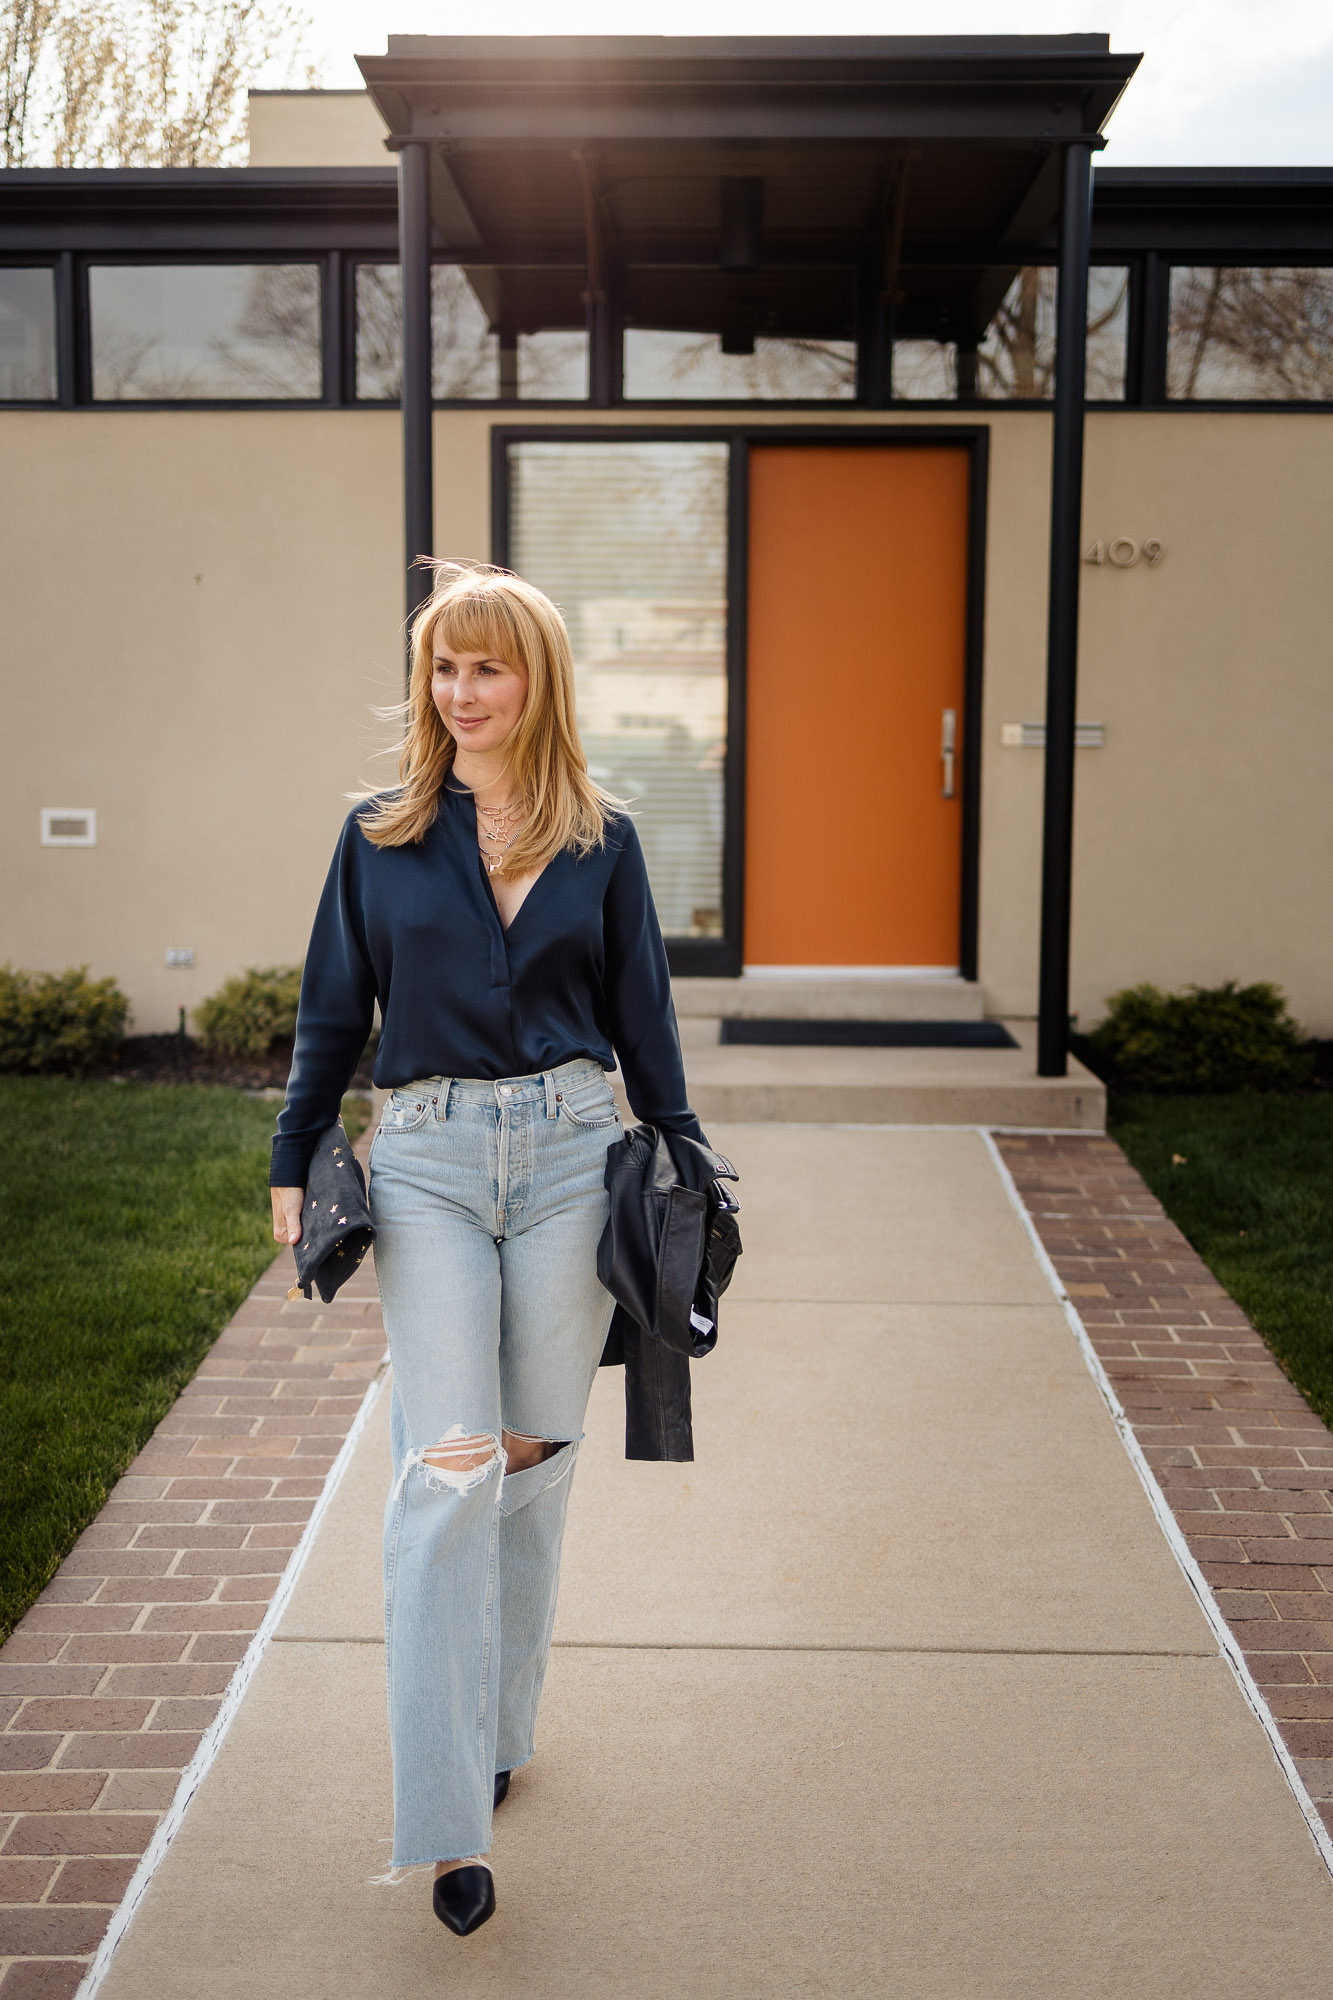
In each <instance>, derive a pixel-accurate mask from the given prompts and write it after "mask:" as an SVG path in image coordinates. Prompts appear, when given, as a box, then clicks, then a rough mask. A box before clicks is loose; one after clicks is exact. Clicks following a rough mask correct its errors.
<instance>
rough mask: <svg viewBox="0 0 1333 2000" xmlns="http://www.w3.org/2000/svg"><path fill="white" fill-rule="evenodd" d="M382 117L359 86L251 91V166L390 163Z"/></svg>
mask: <svg viewBox="0 0 1333 2000" xmlns="http://www.w3.org/2000/svg"><path fill="white" fill-rule="evenodd" d="M385 130H386V127H385V124H384V120H383V119H382V118H381V117H380V114H379V112H378V111H377V110H376V109H375V106H374V105H373V104H372V103H371V100H370V97H369V95H368V94H367V93H366V92H365V91H364V90H252V91H251V92H250V155H249V164H250V165H251V166H252V167H389V166H392V165H393V154H392V153H386V152H385V150H384V134H385Z"/></svg>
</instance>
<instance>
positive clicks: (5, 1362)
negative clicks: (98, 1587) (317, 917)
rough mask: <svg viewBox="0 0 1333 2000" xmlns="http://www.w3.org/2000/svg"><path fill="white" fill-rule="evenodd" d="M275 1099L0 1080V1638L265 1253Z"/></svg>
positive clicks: (185, 1376)
mask: <svg viewBox="0 0 1333 2000" xmlns="http://www.w3.org/2000/svg"><path fill="white" fill-rule="evenodd" d="M356 1102H357V1104H358V1106H359V1104H360V1100H357V1101H356ZM351 1109H352V1104H351V1102H350V1101H349V1103H348V1104H347V1105H346V1106H345V1107H344V1110H345V1114H346V1113H347V1112H349V1111H350V1110H351ZM275 1111H276V1106H275V1105H273V1104H272V1103H264V1102H262V1101H260V1100H257V1099H255V1098H251V1097H247V1096H245V1095H244V1094H243V1093H242V1092H240V1091H237V1090H228V1089H223V1088H213V1087H210V1086H203V1085H168V1084H135V1083H111V1082H106V1083H103V1082H97V1083H80V1082H74V1081H69V1080H67V1079H64V1078H58V1077H23V1078H13V1077H11V1078H0V1132H3V1144H0V1200H2V1201H3V1211H2V1212H3V1217H4V1225H3V1248H2V1249H0V1638H2V1637H3V1636H4V1635H5V1634H6V1633H7V1632H8V1631H9V1630H10V1629H11V1628H12V1626H13V1624H14V1622H15V1621H16V1620H17V1619H18V1618H19V1617H20V1616H21V1615H22V1613H23V1611H24V1610H25V1609H26V1608H27V1606H28V1605H29V1604H30V1603H31V1602H32V1600H33V1598H34V1597H35V1596H36V1595H37V1593H38V1591H39V1590H41V1588H42V1587H43V1585H44V1584H45V1583H46V1582H47V1581H48V1579H49V1578H50V1577H51V1575H52V1573H53V1572H54V1570H55V1568H56V1566H57V1564H58V1563H59V1562H60V1560H61V1558H62V1557H63V1556H64V1555H65V1554H66V1553H67V1551H68V1550H69V1547H70V1545H71V1543H72V1542H73V1541H74V1540H75V1538H76V1536H77V1535H78V1534H79V1533H80V1531H81V1530H82V1529H83V1528H84V1527H85V1526H86V1524H87V1522H88V1521H89V1520H90V1519H91V1517H92V1516H93V1515H94V1514H95V1513H96V1512H97V1510H98V1508H99V1507H100V1506H101V1504H102V1502H103V1501H104V1500H105V1498H106V1496H107V1493H108V1491H109V1489H110V1487H111V1486H112V1484H113V1483H114V1481H115V1480H116V1479H117V1477H118V1476H119V1475H120V1473H122V1472H123V1471H124V1469H125V1467H126V1466H127V1465H128V1464H129V1462H130V1460H131V1459H132V1458H133V1457H134V1455H135V1453H136V1452H137V1451H138V1450H139V1448H140V1446H141V1445H142V1444H143V1443H144V1440H145V1439H146V1438H147V1437H148V1435H149V1433H150V1431H151V1430H152V1429H153V1426H154V1425H155V1424H156V1423H157V1422H158V1420H159V1419H160V1418H161V1417H162V1416H163V1415H164V1414H165V1413H166V1411H167V1410H168V1409H169V1408H170V1406H171V1403H172V1401H173V1400H174V1398H175V1397H176V1396H177V1395H178V1394H179V1392H180V1390H181V1389H182V1388H183V1387H184V1385H185V1384H186V1382H188V1381H189V1379H190V1377H191V1375H193V1373H194V1371H195V1369H196V1368H197V1367H198V1366H199V1363H200V1361H201V1359H202V1358H203V1356H204V1354H205V1353H206V1352H207V1350H208V1348H209V1346H210V1344H211V1343H212V1341H213V1340H214V1339H215V1338H216V1336H217V1335H218V1333H219V1332H220V1331H221V1329H222V1327H223V1326H224V1325H225V1324H226V1322H227V1320H228V1319H229V1318H230V1316H231V1314H232V1313H233V1312H234V1311H235V1309H236V1307H237V1306H238V1305H239V1304H240V1303H241V1301H242V1299H243V1298H244V1297H245V1295H246V1293H247V1292H248V1291H249V1289H250V1287H251V1285H253V1283H254V1281H255V1279H256V1278H257V1277H258V1276H259V1275H260V1273H261V1272H262V1271H263V1270H264V1269H265V1267H266V1266H267V1265H268V1264H269V1263H270V1262H271V1260H272V1258H273V1256H274V1254H275V1246H274V1243H273V1234H272V1224H271V1221H270V1214H269V1204H268V1195H267V1189H266V1186H265V1183H266V1181H267V1178H268V1142H269V1137H270V1135H271V1133H272V1131H273V1121H274V1116H275ZM349 1129H351V1121H350V1119H349Z"/></svg>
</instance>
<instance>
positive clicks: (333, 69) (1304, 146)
mask: <svg viewBox="0 0 1333 2000" xmlns="http://www.w3.org/2000/svg"><path fill="white" fill-rule="evenodd" d="M304 4H305V7H306V10H307V12H308V13H309V14H310V15H311V16H312V18H313V22H314V27H313V32H312V35H311V38H310V48H311V54H312V56H313V58H314V59H315V60H316V62H317V63H318V65H319V68H320V73H321V81H322V82H323V83H324V84H325V85H326V86H330V87H333V86H343V87H346V86H355V85H358V84H359V83H360V81H361V79H360V76H359V74H358V71H357V68H356V64H355V61H354V60H353V58H354V57H355V56H357V55H365V54H370V55H382V54H383V53H384V48H385V42H386V39H387V37H388V36H389V35H390V34H395V35H410V34H434V35H450V34H474V35H475V34H506V35H508V34H513V35H536V34H548V35H549V34H603V35H605V34H640V35H659V34H676V35H691V34H694V35H709V34H712V35H719V34H721V35H760V34H764V35H799V34H801V33H803V32H805V31H807V30H808V29H809V27H810V23H811V19H812V16H815V17H817V18H818V21H819V32H820V33H821V34H826V35H840V34H845V35H869V34H878V35H894V34H897V35H910V34H921V33H923V32H925V33H930V34H957V35H968V34H1079V33H1082V34H1087V33H1091V32H1096V33H1100V34H1109V35H1110V37H1111V47H1112V48H1113V49H1115V50H1117V51H1120V50H1124V51H1136V52H1137V51H1142V54H1143V61H1142V63H1141V64H1140V66H1139V70H1138V73H1137V75H1136V76H1135V77H1134V79H1133V81H1132V82H1131V83H1130V86H1129V89H1128V90H1127V91H1126V93H1125V96H1124V98H1123V100H1122V101H1121V103H1120V105H1119V107H1118V108H1117V110H1116V112H1115V115H1114V117H1113V118H1112V120H1111V123H1110V126H1109V128H1108V139H1109V144H1108V145H1107V148H1106V151H1105V152H1104V153H1103V154H1102V156H1101V157H1102V158H1103V159H1104V160H1105V161H1106V162H1107V164H1108V165H1116V166H1215V167H1224V166H1247V167H1262V166H1327V165H1333V8H1331V7H1330V6H1329V4H1328V0H1153V3H1152V4H1148V0H1044V4H1039V3H1038V0H1031V4H1028V0H1010V4H1008V5H1004V6H1001V5H997V4H986V0H928V4H927V5H925V6H923V5H922V0H914V4H911V5H908V4H907V0H822V4H821V5H820V6H819V7H818V8H817V9H816V8H815V7H814V6H812V4H811V0H802V4H800V5H797V4H795V0H494V4H493V5H492V6H491V8H490V9H488V10H485V11H483V10H480V9H478V8H477V7H476V5H475V4H473V5H467V6H465V5H462V4H460V0H304Z"/></svg>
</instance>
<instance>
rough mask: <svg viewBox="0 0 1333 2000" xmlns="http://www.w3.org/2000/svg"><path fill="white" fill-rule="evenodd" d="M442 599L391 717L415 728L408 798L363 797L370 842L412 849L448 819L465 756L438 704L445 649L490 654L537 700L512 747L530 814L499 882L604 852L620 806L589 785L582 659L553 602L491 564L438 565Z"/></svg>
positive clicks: (415, 639)
mask: <svg viewBox="0 0 1333 2000" xmlns="http://www.w3.org/2000/svg"><path fill="white" fill-rule="evenodd" d="M431 567H432V568H433V570H434V572H435V588H434V589H433V590H432V592H431V594H430V596H429V597H428V598H427V600H426V602H425V603H424V604H423V605H422V607H421V609H420V610H419V611H418V612H417V614H416V616H415V618H414V619H413V620H412V641H411V659H412V666H411V672H410V674H409V676H408V689H407V700H406V701H405V702H401V703H397V704H395V705H394V707H392V708H390V709H387V710H382V711H381V713H382V714H385V715H389V716H392V715H398V716H401V717H403V719H404V722H405V725H406V727H405V732H404V735H403V739H402V741H401V743H400V744H398V745H397V750H398V775H399V778H400V780H401V783H400V784H399V786H398V788H397V789H396V790H394V791H391V792H373V793H369V794H363V795H362V796H363V797H368V798H369V799H370V800H371V804H370V807H369V809H368V810H367V811H366V812H365V813H363V814H362V815H361V827H362V830H363V832H364V833H365V836H366V838H367V840H371V841H373V842H374V843H375V845H376V846H377V847H406V846H407V845H408V844H409V843H410V842H412V841H418V840H421V839H422V838H423V837H424V835H425V834H426V831H427V829H428V828H429V827H431V826H432V825H433V824H434V822H435V819H436V816H437V814H438V812H439V809H440V792H441V790H442V788H443V786H444V784H445V781H446V780H447V778H448V775H449V772H450V771H451V769H452V768H453V762H454V754H455V751H456V749H457V744H456V742H455V739H454V737H453V735H452V734H451V732H450V731H449V730H448V729H447V728H446V726H445V723H444V719H443V717H442V716H441V714H440V712H439V710H438V708H436V706H435V702H434V700H433V699H432V696H431V678H432V673H433V660H434V653H435V648H436V645H437V644H438V643H440V642H443V644H444V645H446V646H447V647H449V648H450V649H451V650H452V651H454V652H460V653H487V654H489V655H491V657H492V658H494V659H497V660H503V661H504V662H505V664H506V665H507V666H511V667H523V668H525V669H526V671H527V676H528V692H527V699H526V700H525V702H524V704H523V712H522V714H521V715H520V716H519V719H518V722H517V724H516V726H515V728H514V732H513V734H512V736H511V737H510V739H509V742H508V744H507V745H506V752H507V756H506V768H507V769H508V771H509V772H510V774H511V775H512V777H513V780H514V785H515V789H516V791H517V792H518V794H519V796H520V797H521V798H522V799H523V801H524V804H525V813H524V818H523V825H522V828H521V830H520V832H519V835H518V838H517V839H516V840H515V842H514V844H513V846H512V847H511V848H510V849H509V850H508V852H507V853H506V855H505V857H504V862H503V865H502V867H501V868H500V869H498V870H497V871H496V872H497V873H498V874H504V875H525V874H528V873H530V872H532V871H533V870H534V869H538V868H544V867H545V866H546V864H547V862H548V861H552V860H554V859H555V856H556V855H557V854H562V853H564V851H565V850H566V849H569V850H571V851H572V852H573V853H575V854H579V855H582V854H587V853H590V852H591V850H592V849H593V848H594V847H600V846H601V844H602V841H603V839H604V838H605V834H606V822H607V819H608V817H609V816H610V814H611V813H612V812H614V811H615V810H616V808H617V807H618V806H619V805H620V801H619V800H618V799H614V798H612V796H611V794H610V793H609V792H604V791H603V790H602V788H601V786H600V785H598V784H596V783H594V781H593V779H592V778H590V777H589V775H588V760H587V758H586V757H585V756H584V754H583V745H582V743H581V742H580V741H579V727H578V722H577V720H576V718H575V713H574V657H573V654H572V653H571V651H570V645H569V633H568V631H567V630H566V628H565V621H564V619H563V618H562V617H561V616H560V613H559V612H558V611H557V609H556V607H555V605H554V604H552V602H551V600H550V598H549V597H546V596H544V595H543V593H542V592H541V591H540V590H537V589H536V588H535V587H534V586H533V585H532V584H530V583H525V582H524V580H523V578H522V577H521V576H515V575H514V574H513V572H512V571H511V570H504V569H496V568H494V567H493V566H492V565H491V564H482V563H476V564H473V563H461V562H435V563H432V565H431Z"/></svg>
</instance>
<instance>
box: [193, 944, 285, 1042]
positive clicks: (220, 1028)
mask: <svg viewBox="0 0 1333 2000" xmlns="http://www.w3.org/2000/svg"><path fill="white" fill-rule="evenodd" d="M300 996H301V968H300V966H299V965H270V966H267V967H263V968H261V967H259V966H254V965H252V966H250V967H249V969H248V970H247V971H245V972H243V973H240V974H238V975H237V976H236V977H235V978H233V979H228V980H227V981H226V983H225V984H224V985H222V986H220V987H219V988H218V990H217V992H216V993H210V994H209V996H208V998H207V1000H201V1001H200V1003H199V1005H198V1006H197V1007H196V1008H195V1010H194V1018H195V1023H196V1025H197V1027H198V1029H199V1039H200V1041H201V1042H202V1043H203V1045H204V1047H205V1048H206V1049H213V1050H215V1051H216V1052H217V1053H218V1054H219V1055H228V1056H249V1057H251V1058H252V1059H253V1060H254V1061H256V1062H257V1061H260V1060H262V1058H263V1057H264V1056H266V1055H267V1054H268V1052H269V1050H270V1049H271V1048H272V1047H273V1044H274V1043H275V1042H289V1041H291V1039H292V1037H293V1035H294V1034H295V1033H296V1003H297V1001H298V1000H299V998H300Z"/></svg>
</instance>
